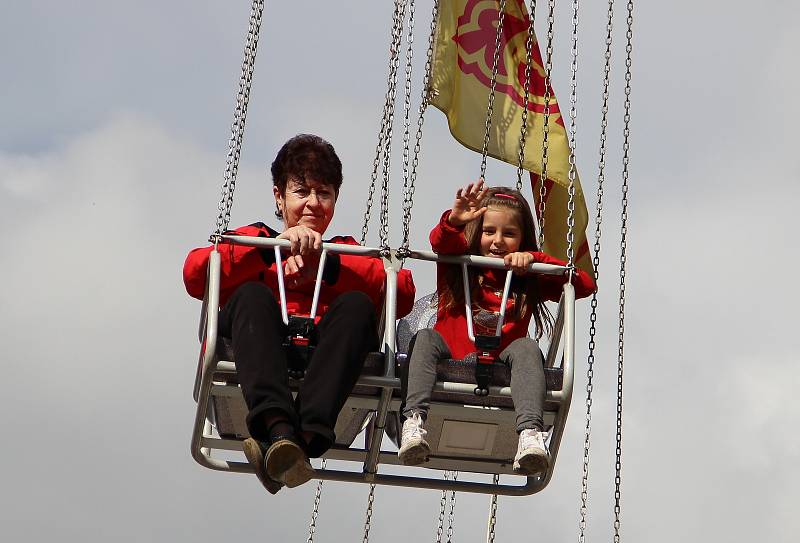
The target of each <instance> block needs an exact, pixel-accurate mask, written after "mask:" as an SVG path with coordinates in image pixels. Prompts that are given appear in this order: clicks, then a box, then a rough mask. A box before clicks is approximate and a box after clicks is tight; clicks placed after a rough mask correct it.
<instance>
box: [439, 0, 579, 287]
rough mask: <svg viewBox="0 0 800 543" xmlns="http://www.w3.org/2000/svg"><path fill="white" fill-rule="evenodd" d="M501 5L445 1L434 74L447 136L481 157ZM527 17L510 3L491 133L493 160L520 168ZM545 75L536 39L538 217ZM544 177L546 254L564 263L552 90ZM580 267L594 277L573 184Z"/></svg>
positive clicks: (528, 149) (531, 139) (564, 173)
mask: <svg viewBox="0 0 800 543" xmlns="http://www.w3.org/2000/svg"><path fill="white" fill-rule="evenodd" d="M499 5H500V3H499V2H498V1H497V0H440V3H439V19H438V21H437V30H436V42H435V49H434V59H433V67H432V72H431V92H432V101H431V103H432V104H433V105H434V106H436V107H437V108H439V109H440V110H442V112H444V114H445V115H447V121H448V124H449V126H450V132H451V133H452V134H453V137H454V138H456V139H457V140H458V141H459V142H461V143H462V144H463V145H465V146H466V147H468V148H470V149H472V150H474V151H477V152H479V153H480V152H481V151H482V150H483V138H484V133H485V123H486V116H487V112H488V103H489V93H490V91H491V79H492V65H493V58H494V51H495V42H496V36H497V24H498V20H499V17H500V13H499ZM528 24H529V17H528V12H527V9H526V8H525V2H524V0H507V2H506V11H505V17H504V20H503V33H502V36H501V41H500V56H499V60H498V69H497V77H496V85H495V97H494V107H493V114H492V119H491V129H490V133H489V148H488V153H489V155H490V156H492V157H494V158H497V159H500V160H502V161H504V162H508V163H510V164H514V165H517V163H518V160H519V159H518V156H519V143H520V142H519V140H520V138H519V136H520V131H521V130H522V111H523V108H524V107H525V106H526V104H525V103H524V102H525V69H526V65H527V54H526V46H525V43H526V41H527V39H528ZM545 90H546V83H545V70H544V67H543V63H542V56H541V53H540V52H539V45H538V42H537V41H536V40H535V39H534V44H533V51H532V63H531V74H530V81H529V97H528V103H527V108H528V119H527V125H526V139H525V159H524V162H523V164H522V165H523V168H525V169H526V170H528V171H529V172H530V177H531V185H532V189H533V194H534V200H535V204H536V205H535V206H534V207H535V208H536V209H537V214H538V212H539V211H538V210H539V206H540V202H539V200H540V190H539V189H540V179H541V176H542V173H543V172H542V169H543V168H542V155H543V153H542V147H543V142H542V140H543V138H544V120H545V115H544V111H545ZM549 110H550V112H549V117H548V123H547V126H548V135H547V172H546V175H547V178H546V180H545V188H546V195H545V216H544V220H543V221H542V217H539V221H540V224H541V223H543V224H544V237H545V243H544V247H543V250H544V251H545V252H547V253H549V254H551V255H553V256H556V257H559V258H562V259H565V260H566V254H567V214H568V213H567V202H568V199H569V195H568V192H567V189H568V187H569V141H568V138H567V132H566V130H565V128H564V120H563V118H562V116H561V111H560V109H559V107H558V102H557V101H556V99H555V95H554V94H553V92H552V90H551V93H550V99H549ZM574 217H575V227H574V251H575V252H574V259H575V265H576V266H578V267H580V268H582V269H584V270H586V271H587V272H589V273H593V269H592V262H591V256H590V254H589V245H588V243H587V241H586V226H587V224H588V222H589V221H588V213H587V211H586V202H585V200H584V197H583V190H582V189H581V185H580V181H579V180H578V178H577V175H576V179H575V215H574Z"/></svg>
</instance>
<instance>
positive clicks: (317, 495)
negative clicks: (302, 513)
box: [306, 459, 327, 543]
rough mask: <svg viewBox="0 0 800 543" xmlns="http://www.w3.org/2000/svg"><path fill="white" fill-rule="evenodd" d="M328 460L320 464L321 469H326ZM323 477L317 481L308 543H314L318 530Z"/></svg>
mask: <svg viewBox="0 0 800 543" xmlns="http://www.w3.org/2000/svg"><path fill="white" fill-rule="evenodd" d="M326 462H327V461H326V460H324V459H323V460H322V464H321V465H320V469H323V470H324V469H325V463H326ZM324 482H325V481H323V480H322V479H320V480H319V481H317V491H316V493H315V494H314V509H313V510H312V511H311V522H309V524H308V538H307V539H306V543H314V533H315V532H316V531H317V516H318V515H319V502H320V500H321V499H322V483H324Z"/></svg>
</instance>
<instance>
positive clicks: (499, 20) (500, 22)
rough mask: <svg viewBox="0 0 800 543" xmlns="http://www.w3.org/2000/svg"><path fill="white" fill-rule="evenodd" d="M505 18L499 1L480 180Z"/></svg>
mask: <svg viewBox="0 0 800 543" xmlns="http://www.w3.org/2000/svg"><path fill="white" fill-rule="evenodd" d="M505 16H506V0H500V7H499V8H498V18H497V33H496V34H495V40H494V56H493V58H492V83H491V85H490V88H489V104H488V106H487V107H486V123H485V127H484V132H483V151H482V154H481V176H480V178H481V179H485V178H486V157H487V155H488V154H489V131H490V129H491V127H492V116H493V115H494V94H495V88H496V87H497V70H498V67H499V65H500V45H501V43H502V38H503V21H504V20H505Z"/></svg>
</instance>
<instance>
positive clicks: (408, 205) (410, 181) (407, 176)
mask: <svg viewBox="0 0 800 543" xmlns="http://www.w3.org/2000/svg"><path fill="white" fill-rule="evenodd" d="M412 13H413V10H412ZM431 15H432V17H431V32H430V34H429V35H428V53H427V57H426V59H425V75H424V76H423V80H422V98H421V99H420V104H419V111H418V115H419V116H418V117H417V133H416V135H415V141H414V156H413V158H412V159H411V172H410V173H408V171H407V166H408V163H407V161H406V160H405V156H406V153H407V151H408V145H407V143H406V142H405V138H404V145H403V153H404V154H403V156H404V160H403V240H402V242H401V244H400V248H399V249H398V251H397V254H398V256H399V257H400V258H403V257H405V256H407V255H408V244H409V236H410V235H411V210H412V208H413V207H414V184H415V182H416V180H417V166H419V152H420V149H421V147H422V126H423V124H424V123H425V111H426V110H427V109H428V104H429V103H430V100H431V98H432V96H431V92H432V91H431V89H430V84H431V71H432V68H433V46H434V42H435V40H436V22H437V20H438V18H439V0H433V9H432V14H431ZM411 27H412V28H413V24H411ZM410 43H411V34H409V54H408V62H409V68H408V71H409V73H410V72H411V68H410V61H411V52H410V51H411V45H410ZM409 91H410V88H409Z"/></svg>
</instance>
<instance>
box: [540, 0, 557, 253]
mask: <svg viewBox="0 0 800 543" xmlns="http://www.w3.org/2000/svg"><path fill="white" fill-rule="evenodd" d="M547 8H548V9H547V48H546V50H545V62H544V122H543V124H542V175H541V176H540V177H539V249H540V250H542V251H543V250H544V224H545V217H544V214H545V211H546V210H547V151H548V141H547V138H548V135H549V134H550V100H551V99H552V98H553V91H552V87H551V83H552V79H551V76H552V73H553V25H554V24H555V20H556V17H555V9H556V0H548V2H547Z"/></svg>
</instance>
